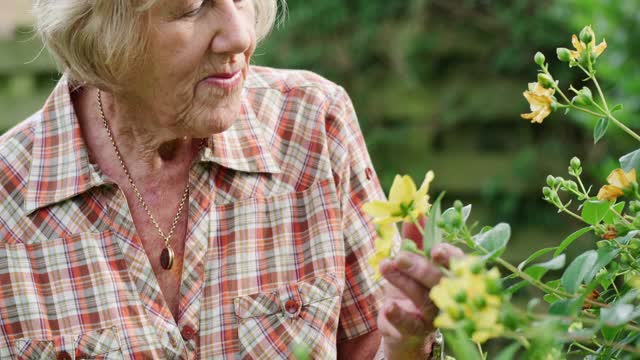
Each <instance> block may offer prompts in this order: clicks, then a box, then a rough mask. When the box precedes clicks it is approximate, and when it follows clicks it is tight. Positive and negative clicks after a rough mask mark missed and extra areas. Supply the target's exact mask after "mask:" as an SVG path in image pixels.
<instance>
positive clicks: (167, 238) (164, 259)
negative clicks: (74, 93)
mask: <svg viewBox="0 0 640 360" xmlns="http://www.w3.org/2000/svg"><path fill="white" fill-rule="evenodd" d="M98 108H99V109H100V118H101V119H102V123H103V124H104V128H105V129H106V130H107V135H108V136H109V140H110V141H111V145H113V150H114V151H115V153H116V156H117V157H118V161H120V165H121V166H122V170H123V171H124V173H125V175H126V176H127V179H128V180H129V184H131V187H132V188H133V192H135V194H136V197H137V198H138V202H139V203H140V205H141V206H142V208H143V209H144V211H146V213H147V215H148V216H149V219H150V220H151V222H152V223H153V225H154V226H155V227H156V230H158V234H160V237H162V239H163V240H164V249H162V252H161V253H160V265H161V266H162V268H163V269H165V270H170V269H171V267H172V266H173V259H174V252H173V249H172V248H171V237H172V236H173V232H174V231H175V230H176V225H177V224H178V219H180V215H181V214H182V210H183V209H184V203H185V201H186V200H187V197H188V196H189V182H188V181H187V186H185V188H184V191H183V192H182V198H181V199H180V205H179V206H178V212H177V213H176V216H175V217H174V218H173V223H172V224H171V228H170V229H169V233H168V234H166V235H165V233H164V231H162V229H161V228H160V225H159V224H158V222H157V221H156V218H155V217H154V216H153V214H151V210H150V209H149V207H148V206H147V203H146V202H145V201H144V199H143V198H142V194H141V193H140V190H138V187H137V186H136V184H135V183H134V182H133V178H131V174H130V173H129V169H128V168H127V166H126V165H125V163H124V160H123V159H122V155H121V154H120V150H119V149H118V146H117V145H116V141H115V140H114V139H113V134H112V133H111V129H110V128H109V124H108V123H107V118H106V116H105V115H104V108H103V106H102V91H100V90H98ZM202 145H203V144H200V147H201V148H202Z"/></svg>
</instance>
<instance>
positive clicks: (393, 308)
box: [387, 302, 397, 316]
mask: <svg viewBox="0 0 640 360" xmlns="http://www.w3.org/2000/svg"><path fill="white" fill-rule="evenodd" d="M396 307H397V305H396V303H394V302H393V303H391V304H390V305H389V307H388V308H387V316H390V315H393V313H395V312H396Z"/></svg>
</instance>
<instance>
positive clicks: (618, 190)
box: [597, 169, 636, 201]
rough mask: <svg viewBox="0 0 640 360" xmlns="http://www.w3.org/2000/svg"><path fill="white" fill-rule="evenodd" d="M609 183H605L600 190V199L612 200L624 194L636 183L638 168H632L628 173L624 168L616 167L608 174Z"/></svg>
mask: <svg viewBox="0 0 640 360" xmlns="http://www.w3.org/2000/svg"><path fill="white" fill-rule="evenodd" d="M607 182H608V183H609V185H605V186H603V187H602V188H600V191H598V195H597V197H598V200H605V201H611V200H615V199H617V198H618V197H620V196H622V195H624V192H625V190H629V189H631V187H632V186H633V184H635V183H636V169H631V171H629V172H628V173H626V174H625V172H624V171H623V170H622V169H615V170H613V171H612V172H611V174H609V176H607Z"/></svg>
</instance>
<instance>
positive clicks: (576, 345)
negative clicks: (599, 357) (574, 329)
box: [573, 342, 597, 354]
mask: <svg viewBox="0 0 640 360" xmlns="http://www.w3.org/2000/svg"><path fill="white" fill-rule="evenodd" d="M573 345H574V346H575V347H578V348H580V349H582V350H584V351H586V352H588V353H591V354H597V352H596V351H595V350H593V349H590V348H588V347H586V346H584V345H582V344H580V343H579V342H574V343H573Z"/></svg>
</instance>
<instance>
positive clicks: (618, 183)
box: [607, 168, 635, 189]
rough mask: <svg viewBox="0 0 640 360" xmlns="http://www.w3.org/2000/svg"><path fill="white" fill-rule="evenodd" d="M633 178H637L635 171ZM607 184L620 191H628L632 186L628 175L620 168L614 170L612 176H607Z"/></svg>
mask: <svg viewBox="0 0 640 360" xmlns="http://www.w3.org/2000/svg"><path fill="white" fill-rule="evenodd" d="M629 175H631V174H629ZM633 177H634V178H635V169H634V170H633ZM607 182H608V183H609V184H611V185H613V186H615V187H618V188H620V189H626V188H629V187H630V186H631V182H630V181H629V179H628V178H627V174H625V173H624V170H622V169H620V168H618V169H615V170H613V171H612V172H611V174H609V176H607Z"/></svg>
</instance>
